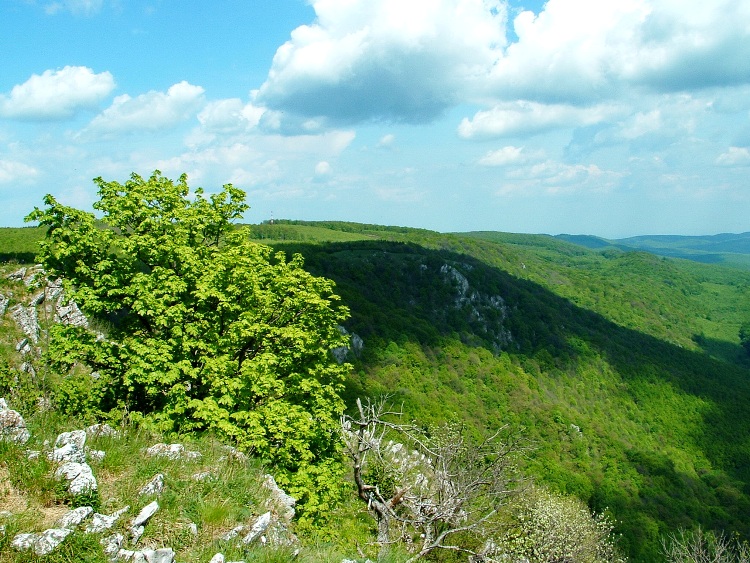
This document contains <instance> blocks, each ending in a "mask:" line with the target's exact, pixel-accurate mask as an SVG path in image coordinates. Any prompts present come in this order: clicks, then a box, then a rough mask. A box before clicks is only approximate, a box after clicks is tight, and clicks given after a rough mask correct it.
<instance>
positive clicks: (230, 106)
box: [198, 98, 266, 133]
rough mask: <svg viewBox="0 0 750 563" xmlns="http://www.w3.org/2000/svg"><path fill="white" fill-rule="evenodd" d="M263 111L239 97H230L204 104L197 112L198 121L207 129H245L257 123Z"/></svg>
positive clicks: (224, 131)
mask: <svg viewBox="0 0 750 563" xmlns="http://www.w3.org/2000/svg"><path fill="white" fill-rule="evenodd" d="M265 111H266V110H265V108H262V107H257V106H254V105H253V104H252V103H247V104H246V103H244V102H243V101H242V100H240V99H239V98H230V99H226V100H217V101H213V102H209V103H208V104H206V107H204V108H203V109H202V110H201V111H200V113H199V114H198V121H199V122H200V124H201V125H202V126H203V127H204V128H205V129H206V130H208V131H216V132H220V133H228V132H229V133H231V132H237V131H247V130H250V129H252V128H254V127H256V126H257V125H258V123H259V122H260V119H261V117H262V116H263V114H264V113H265Z"/></svg>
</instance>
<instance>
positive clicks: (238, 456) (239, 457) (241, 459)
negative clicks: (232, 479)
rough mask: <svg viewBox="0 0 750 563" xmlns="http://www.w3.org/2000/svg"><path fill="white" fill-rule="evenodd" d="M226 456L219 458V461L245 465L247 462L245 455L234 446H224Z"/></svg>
mask: <svg viewBox="0 0 750 563" xmlns="http://www.w3.org/2000/svg"><path fill="white" fill-rule="evenodd" d="M225 448H226V450H227V455H225V456H221V457H220V458H219V461H236V462H238V463H245V462H246V461H247V455H246V454H244V453H242V452H241V451H240V450H238V449H237V448H235V447H234V446H225Z"/></svg>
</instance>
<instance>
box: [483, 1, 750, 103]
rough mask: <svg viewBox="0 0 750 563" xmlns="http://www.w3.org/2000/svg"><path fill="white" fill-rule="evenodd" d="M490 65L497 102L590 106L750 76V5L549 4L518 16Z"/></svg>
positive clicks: (735, 81)
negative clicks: (644, 89) (647, 91)
mask: <svg viewBox="0 0 750 563" xmlns="http://www.w3.org/2000/svg"><path fill="white" fill-rule="evenodd" d="M513 26H514V30H515V33H516V35H517V37H518V40H517V41H516V42H514V43H513V44H511V45H510V46H509V47H508V48H507V50H506V51H505V53H504V56H503V57H502V58H500V59H499V60H498V61H497V64H496V65H495V66H494V67H493V69H492V71H491V79H490V81H489V83H488V93H489V94H490V95H493V96H495V97H496V98H498V99H506V100H507V99H519V98H520V99H526V100H535V101H540V102H545V103H561V102H565V103H573V104H590V103H595V102H597V101H601V100H604V99H612V98H616V97H618V96H620V95H621V94H622V93H623V92H624V91H626V90H628V89H630V88H632V87H634V86H642V85H646V86H648V87H650V88H653V89H654V90H656V91H677V90H689V89H701V88H705V87H709V86H728V85H735V84H740V83H747V82H749V81H750V8H749V7H748V6H747V3H742V2H733V1H729V0H724V1H719V2H704V1H701V0H679V1H678V0H659V1H657V0H623V1H619V2H600V1H597V0H549V1H548V2H546V3H545V5H544V9H543V10H542V11H541V12H540V13H539V14H534V13H532V12H529V11H525V12H522V13H521V14H519V15H518V16H517V17H516V18H515V20H514V22H513Z"/></svg>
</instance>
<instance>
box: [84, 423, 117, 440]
mask: <svg viewBox="0 0 750 563" xmlns="http://www.w3.org/2000/svg"><path fill="white" fill-rule="evenodd" d="M86 436H88V437H89V438H98V437H99V436H111V437H112V438H119V437H120V432H119V431H118V430H115V429H114V428H112V427H111V426H110V425H109V424H107V423H104V424H92V425H91V426H89V427H87V428H86Z"/></svg>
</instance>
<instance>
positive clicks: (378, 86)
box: [257, 0, 505, 122]
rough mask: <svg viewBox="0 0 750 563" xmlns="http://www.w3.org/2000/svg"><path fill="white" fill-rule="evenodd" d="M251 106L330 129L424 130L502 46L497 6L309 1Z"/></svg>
mask: <svg viewBox="0 0 750 563" xmlns="http://www.w3.org/2000/svg"><path fill="white" fill-rule="evenodd" d="M312 5H313V8H314V9H315V12H316V15H317V18H316V20H315V23H313V24H311V25H304V26H300V27H298V28H297V29H295V30H294V31H293V32H292V36H291V39H290V40H289V41H287V42H286V43H285V44H284V45H282V46H281V47H279V49H278V50H277V52H276V55H275V57H274V60H273V66H272V68H271V70H270V72H269V74H268V78H267V80H266V82H265V83H264V84H263V85H262V86H261V88H260V90H259V92H258V98H257V99H258V101H259V102H260V103H262V104H263V105H267V106H269V107H270V108H272V109H279V110H280V109H283V110H285V111H287V112H292V113H296V114H300V115H304V116H310V117H316V116H325V117H327V118H329V119H331V120H333V121H334V122H357V121H363V120H370V119H375V120H380V119H385V120H393V121H404V122H423V121H428V120H431V119H433V118H434V117H436V116H438V115H440V114H441V113H442V112H443V111H444V110H445V109H447V108H449V107H451V106H452V105H454V104H455V103H457V102H459V101H461V100H462V99H463V98H464V97H465V95H466V91H468V90H470V89H471V88H472V87H473V85H474V83H475V82H476V81H477V80H480V79H481V78H482V77H483V76H484V75H485V73H486V72H487V70H488V69H489V68H490V67H491V66H492V64H493V63H494V61H495V59H496V58H497V53H498V49H499V48H501V47H502V46H504V45H505V34H504V24H505V5H504V3H503V2H501V1H500V0H411V1H410V2H406V3H404V2H401V1H398V0H382V1H378V2H372V1H371V0H315V1H314V2H313V3H312Z"/></svg>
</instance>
